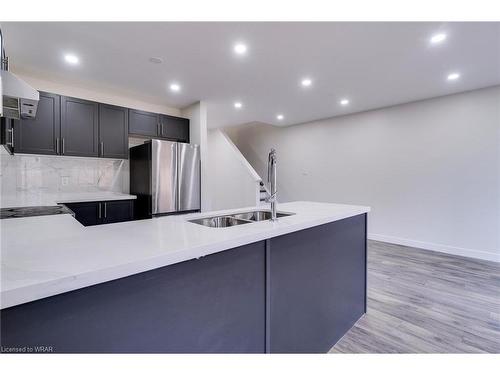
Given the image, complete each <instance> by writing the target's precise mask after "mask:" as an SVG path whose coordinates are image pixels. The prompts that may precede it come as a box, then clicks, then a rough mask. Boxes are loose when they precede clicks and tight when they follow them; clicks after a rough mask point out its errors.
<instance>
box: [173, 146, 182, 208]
mask: <svg viewBox="0 0 500 375" xmlns="http://www.w3.org/2000/svg"><path fill="white" fill-rule="evenodd" d="M172 148H173V150H172V171H173V183H172V186H174V187H175V188H174V196H173V201H174V209H175V211H179V209H180V207H179V196H180V194H179V151H180V148H179V144H178V143H174V144H172Z"/></svg>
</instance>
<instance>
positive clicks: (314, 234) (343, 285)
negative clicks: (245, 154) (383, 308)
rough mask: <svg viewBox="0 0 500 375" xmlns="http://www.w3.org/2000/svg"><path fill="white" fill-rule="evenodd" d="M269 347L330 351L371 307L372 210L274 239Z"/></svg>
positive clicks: (284, 350) (270, 260)
mask: <svg viewBox="0 0 500 375" xmlns="http://www.w3.org/2000/svg"><path fill="white" fill-rule="evenodd" d="M268 255H269V258H268V267H269V270H270V274H269V295H268V299H269V305H268V312H269V319H270V320H269V325H268V326H267V327H268V335H269V337H270V346H269V351H270V352H271V353H326V352H328V350H330V349H331V348H332V347H333V346H334V345H335V343H336V342H337V341H338V340H340V338H341V337H342V336H343V335H344V334H345V333H346V332H347V331H348V330H349V329H350V328H351V327H352V326H353V325H354V324H355V323H356V321H357V320H358V319H359V318H360V317H361V316H362V315H363V314H364V313H365V311H366V310H365V309H366V214H363V215H358V216H353V217H350V218H347V219H343V220H339V221H335V222H332V223H328V224H324V225H320V226H317V227H313V228H310V229H304V230H301V231H299V232H293V233H290V234H286V235H284V236H279V237H274V238H272V239H271V240H270V249H269V254H268Z"/></svg>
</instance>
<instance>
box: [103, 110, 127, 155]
mask: <svg viewBox="0 0 500 375" xmlns="http://www.w3.org/2000/svg"><path fill="white" fill-rule="evenodd" d="M99 156H101V157H104V158H116V159H128V109H127V108H123V107H117V106H114V105H109V104H99Z"/></svg>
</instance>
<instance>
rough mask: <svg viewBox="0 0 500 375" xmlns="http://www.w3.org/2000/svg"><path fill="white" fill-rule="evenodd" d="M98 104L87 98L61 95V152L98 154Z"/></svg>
mask: <svg viewBox="0 0 500 375" xmlns="http://www.w3.org/2000/svg"><path fill="white" fill-rule="evenodd" d="M98 114H99V106H98V103H95V102H91V101H88V100H83V99H77V98H70V97H66V96H63V97H61V154H62V155H72V156H98V155H99V152H98V139H99V126H98V125H99V116H98Z"/></svg>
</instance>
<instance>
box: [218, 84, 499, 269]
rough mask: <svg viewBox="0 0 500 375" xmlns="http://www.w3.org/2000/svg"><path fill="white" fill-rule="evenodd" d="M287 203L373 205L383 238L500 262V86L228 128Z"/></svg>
mask: <svg viewBox="0 0 500 375" xmlns="http://www.w3.org/2000/svg"><path fill="white" fill-rule="evenodd" d="M227 132H228V134H229V135H230V136H231V138H232V139H233V141H234V142H235V144H236V145H237V146H238V147H239V148H240V150H241V151H242V153H243V154H244V155H245V156H246V157H247V159H248V160H249V161H250V163H251V164H252V165H253V166H254V167H255V169H256V170H257V172H258V173H259V174H261V176H262V175H263V174H262V173H265V168H266V158H267V153H268V151H269V149H270V148H271V147H274V148H276V149H277V152H278V192H279V193H278V199H279V200H280V201H292V200H315V201H326V202H339V203H352V204H362V205H368V206H371V207H372V210H373V211H372V212H371V213H370V215H369V228H368V230H369V234H370V236H371V238H373V239H379V240H383V241H388V242H394V243H401V244H407V245H411V246H416V247H422V248H427V249H434V250H438V251H445V252H449V253H454V254H459V255H465V256H472V257H478V258H482V259H489V260H495V261H500V219H499V216H500V198H499V195H500V182H499V179H500V87H499V86H497V87H493V88H487V89H482V90H476V91H471V92H467V93H462V94H457V95H450V96H446V97H440V98H435V99H430V100H425V101H420V102H414V103H409V104H404V105H398V106H394V107H389V108H384V109H380V110H374V111H369V112H364V113H359V114H353V115H349V116H344V117H337V118H332V119H325V120H321V121H316V122H312V123H307V124H302V125H297V126H292V127H288V128H277V127H272V126H268V125H262V124H254V125H250V126H246V127H243V128H237V127H236V128H230V129H227Z"/></svg>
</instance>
